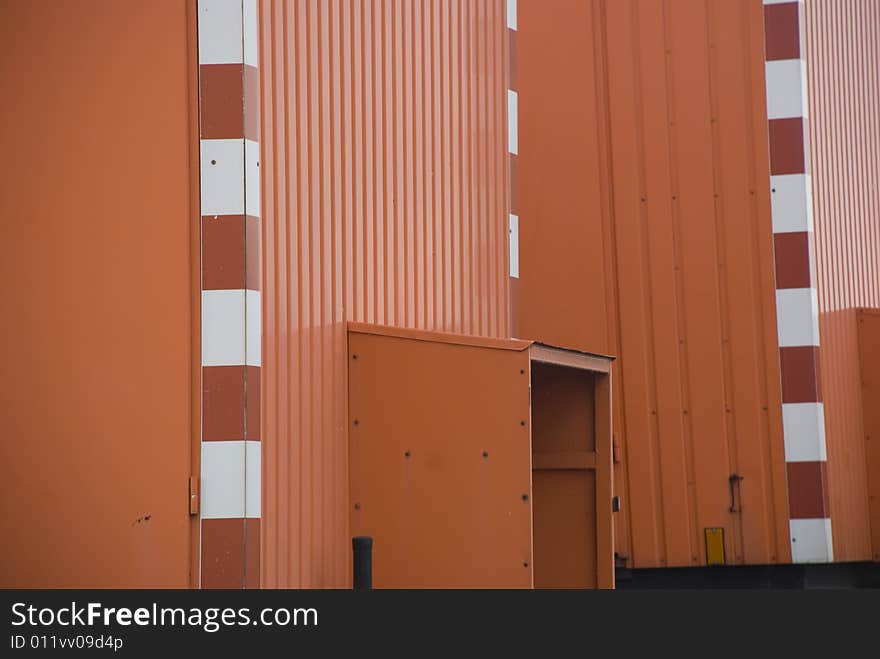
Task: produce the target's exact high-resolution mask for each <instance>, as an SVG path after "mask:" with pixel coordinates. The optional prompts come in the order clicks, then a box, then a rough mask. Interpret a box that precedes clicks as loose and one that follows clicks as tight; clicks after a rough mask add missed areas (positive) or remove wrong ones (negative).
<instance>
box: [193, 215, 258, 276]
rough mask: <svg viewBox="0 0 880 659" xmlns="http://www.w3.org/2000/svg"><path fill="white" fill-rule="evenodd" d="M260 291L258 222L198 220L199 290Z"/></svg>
mask: <svg viewBox="0 0 880 659" xmlns="http://www.w3.org/2000/svg"><path fill="white" fill-rule="evenodd" d="M241 288H247V289H250V290H252V291H258V290H260V220H259V219H258V218H256V217H251V216H250V215H248V216H245V215H216V216H214V215H207V216H204V217H202V290H206V291H213V290H220V289H226V290H228V289H241Z"/></svg>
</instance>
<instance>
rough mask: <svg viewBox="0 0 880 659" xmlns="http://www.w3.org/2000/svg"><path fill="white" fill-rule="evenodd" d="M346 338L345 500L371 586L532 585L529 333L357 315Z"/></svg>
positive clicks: (475, 586) (516, 586)
mask: <svg viewBox="0 0 880 659" xmlns="http://www.w3.org/2000/svg"><path fill="white" fill-rule="evenodd" d="M499 343H500V342H499ZM348 348H349V352H348V362H347V363H348V372H349V395H350V398H349V413H348V424H347V427H348V428H349V447H350V451H351V463H350V478H351V481H350V482H351V493H350V505H349V507H348V511H349V513H350V516H351V534H352V535H355V536H359V535H368V536H371V537H372V538H373V541H374V549H373V575H374V577H373V585H374V586H375V587H376V588H530V587H531V586H532V570H533V567H532V566H533V560H532V500H533V497H532V496H531V492H532V471H531V468H532V442H531V423H530V410H529V344H528V343H527V342H525V341H508V342H506V345H492V344H488V345H474V342H469V343H468V342H464V343H461V342H459V340H458V337H457V336H455V335H438V334H436V333H425V332H422V333H420V334H418V335H415V336H409V337H408V336H406V335H403V336H399V335H397V336H396V335H394V334H391V333H388V332H387V331H386V328H382V327H375V326H372V325H353V326H350V331H349V333H348ZM591 539H592V540H593V544H594V545H595V534H594V533H593V534H592V538H591ZM594 551H595V550H594Z"/></svg>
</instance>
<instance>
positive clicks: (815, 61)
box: [806, 0, 880, 561]
mask: <svg viewBox="0 0 880 659" xmlns="http://www.w3.org/2000/svg"><path fill="white" fill-rule="evenodd" d="M806 45H807V78H808V92H809V93H808V96H809V113H810V157H811V169H812V183H813V186H812V187H813V207H814V221H815V227H816V229H815V231H816V261H817V270H818V287H819V312H820V317H819V322H820V325H819V330H820V336H821V342H822V344H821V345H822V350H821V370H822V389H823V396H824V403H825V426H826V441H827V445H828V485H829V489H830V504H831V523H832V529H833V537H834V557H835V560H838V561H856V560H865V559H869V558H870V557H871V542H870V528H869V526H870V525H869V523H868V518H869V516H868V498H867V480H866V469H865V460H866V456H865V444H864V428H863V421H862V410H861V408H860V404H859V403H860V399H861V396H860V387H861V384H860V381H859V361H858V360H859V352H858V337H857V329H856V312H855V308H856V307H878V306H880V5H878V3H877V2H874V1H873V0H848V1H847V2H840V1H839V0H808V2H807V3H806Z"/></svg>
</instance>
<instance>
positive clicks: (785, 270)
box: [773, 231, 812, 289]
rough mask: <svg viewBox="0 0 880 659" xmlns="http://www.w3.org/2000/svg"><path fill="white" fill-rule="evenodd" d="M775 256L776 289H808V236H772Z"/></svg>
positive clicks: (805, 234)
mask: <svg viewBox="0 0 880 659" xmlns="http://www.w3.org/2000/svg"><path fill="white" fill-rule="evenodd" d="M773 246H774V251H775V255H776V288H777V289H784V288H810V287H811V286H812V271H811V267H810V234H809V233H807V232H806V231H799V232H796V233H777V234H775V235H774V236H773Z"/></svg>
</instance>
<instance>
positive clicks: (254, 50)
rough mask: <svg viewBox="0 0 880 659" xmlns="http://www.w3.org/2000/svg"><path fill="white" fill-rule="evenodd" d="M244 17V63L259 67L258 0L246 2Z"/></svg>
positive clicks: (245, 0) (243, 7) (243, 10)
mask: <svg viewBox="0 0 880 659" xmlns="http://www.w3.org/2000/svg"><path fill="white" fill-rule="evenodd" d="M242 15H243V17H244V19H243V22H244V34H243V35H242V40H243V42H244V63H245V64H247V65H249V66H259V63H260V52H259V36H260V31H259V26H258V21H257V0H244V5H243V6H242Z"/></svg>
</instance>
